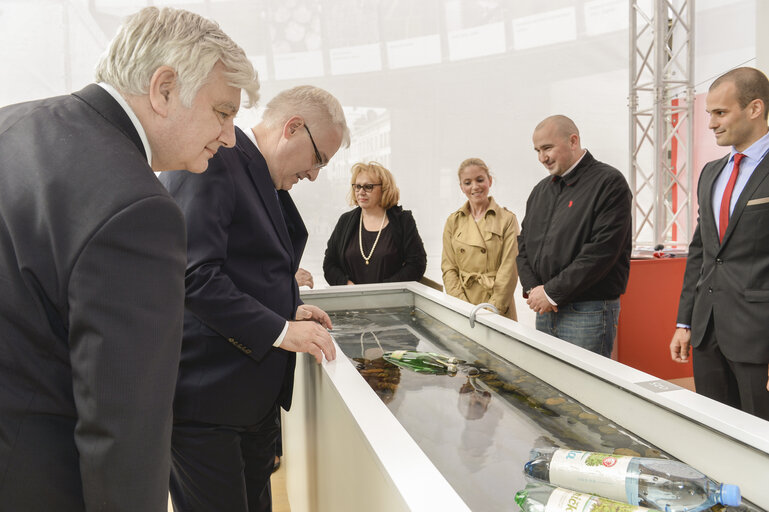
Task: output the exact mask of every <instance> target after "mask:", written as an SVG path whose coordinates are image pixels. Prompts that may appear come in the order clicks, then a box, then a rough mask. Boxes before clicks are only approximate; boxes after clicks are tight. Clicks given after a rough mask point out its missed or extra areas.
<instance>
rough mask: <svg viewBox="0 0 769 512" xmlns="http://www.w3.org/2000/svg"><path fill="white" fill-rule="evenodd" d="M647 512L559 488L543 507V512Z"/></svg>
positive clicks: (640, 508) (554, 490)
mask: <svg viewBox="0 0 769 512" xmlns="http://www.w3.org/2000/svg"><path fill="white" fill-rule="evenodd" d="M647 510H649V509H646V508H643V507H635V506H633V505H628V504H627V503H617V502H616V501H612V500H607V499H605V498H601V497H600V496H591V495H590V494H585V493H581V492H577V491H571V490H569V489H561V488H560V487H559V488H556V489H553V492H552V493H551V494H550V498H549V499H548V500H547V504H546V505H545V512H645V511H647Z"/></svg>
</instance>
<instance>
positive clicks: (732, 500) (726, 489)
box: [721, 484, 742, 507]
mask: <svg viewBox="0 0 769 512" xmlns="http://www.w3.org/2000/svg"><path fill="white" fill-rule="evenodd" d="M740 503H742V496H741V495H740V486H738V485H731V484H721V505H726V506H727V507H736V506H738V505H739V504H740Z"/></svg>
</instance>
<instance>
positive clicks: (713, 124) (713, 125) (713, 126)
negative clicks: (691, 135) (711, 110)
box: [708, 116, 718, 130]
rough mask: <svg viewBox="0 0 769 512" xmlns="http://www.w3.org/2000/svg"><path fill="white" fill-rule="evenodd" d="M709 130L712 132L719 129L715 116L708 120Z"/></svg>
mask: <svg viewBox="0 0 769 512" xmlns="http://www.w3.org/2000/svg"><path fill="white" fill-rule="evenodd" d="M708 128H709V129H711V130H715V129H716V128H718V123H717V122H716V117H715V116H710V118H709V119H708Z"/></svg>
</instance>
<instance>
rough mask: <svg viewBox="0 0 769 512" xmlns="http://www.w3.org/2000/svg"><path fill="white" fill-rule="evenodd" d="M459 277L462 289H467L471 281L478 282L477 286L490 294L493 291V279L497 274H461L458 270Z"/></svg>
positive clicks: (491, 272)
mask: <svg viewBox="0 0 769 512" xmlns="http://www.w3.org/2000/svg"><path fill="white" fill-rule="evenodd" d="M459 277H460V279H462V286H463V287H464V288H469V287H470V286H471V285H472V284H473V281H478V284H480V285H481V286H483V288H485V289H486V291H487V292H491V290H493V289H494V279H495V278H496V277H497V272H496V271H490V272H463V271H461V270H460V271H459Z"/></svg>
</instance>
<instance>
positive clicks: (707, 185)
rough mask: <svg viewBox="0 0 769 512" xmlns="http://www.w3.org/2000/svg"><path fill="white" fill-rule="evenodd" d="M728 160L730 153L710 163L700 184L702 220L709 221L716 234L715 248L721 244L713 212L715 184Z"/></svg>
mask: <svg viewBox="0 0 769 512" xmlns="http://www.w3.org/2000/svg"><path fill="white" fill-rule="evenodd" d="M728 161H729V155H726V156H725V157H723V158H722V159H720V160H716V161H715V162H713V163H711V164H709V167H707V166H706V168H705V170H706V172H704V173H703V176H702V183H701V184H700V186H701V187H702V190H703V193H702V194H700V197H699V201H700V212H701V213H700V222H707V223H708V224H709V225H710V229H711V230H712V232H713V233H715V234H716V236H715V238H714V240H713V243H714V244H715V245H714V247H715V248H717V247H718V246H719V245H720V242H719V241H718V226H716V218H715V213H714V212H713V185H715V183H716V179H717V178H718V175H719V174H721V170H722V169H723V168H724V166H725V165H726V162H728Z"/></svg>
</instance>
